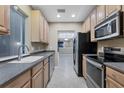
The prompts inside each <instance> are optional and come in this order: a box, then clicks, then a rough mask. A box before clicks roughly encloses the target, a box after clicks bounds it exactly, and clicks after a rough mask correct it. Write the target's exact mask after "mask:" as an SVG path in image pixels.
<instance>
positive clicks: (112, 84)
mask: <svg viewBox="0 0 124 93" xmlns="http://www.w3.org/2000/svg"><path fill="white" fill-rule="evenodd" d="M106 87H107V88H123V86H122V85H120V84H119V83H117V82H116V81H114V80H113V79H111V78H109V77H107V78H106Z"/></svg>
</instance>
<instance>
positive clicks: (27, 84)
mask: <svg viewBox="0 0 124 93" xmlns="http://www.w3.org/2000/svg"><path fill="white" fill-rule="evenodd" d="M22 88H31V82H30V81H28V82H27V83H26V84H25V85H24V86H23V87H22Z"/></svg>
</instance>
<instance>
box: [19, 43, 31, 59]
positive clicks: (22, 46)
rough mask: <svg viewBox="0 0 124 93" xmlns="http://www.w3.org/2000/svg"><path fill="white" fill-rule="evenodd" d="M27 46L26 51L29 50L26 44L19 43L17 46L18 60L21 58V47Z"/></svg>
mask: <svg viewBox="0 0 124 93" xmlns="http://www.w3.org/2000/svg"><path fill="white" fill-rule="evenodd" d="M23 47H24V48H27V50H28V52H29V48H28V46H27V45H21V46H19V48H18V61H20V60H21V58H22V56H21V48H23Z"/></svg>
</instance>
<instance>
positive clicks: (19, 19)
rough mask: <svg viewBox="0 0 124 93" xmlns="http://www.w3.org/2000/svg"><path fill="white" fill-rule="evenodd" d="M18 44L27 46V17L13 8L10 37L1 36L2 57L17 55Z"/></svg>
mask: <svg viewBox="0 0 124 93" xmlns="http://www.w3.org/2000/svg"><path fill="white" fill-rule="evenodd" d="M18 44H25V16H24V15H23V13H21V12H19V11H18V10H17V9H14V7H13V6H11V9H10V35H3V36H0V57H6V56H15V55H17V54H18V47H19V45H18ZM22 50H23V49H22ZM22 53H24V51H22Z"/></svg>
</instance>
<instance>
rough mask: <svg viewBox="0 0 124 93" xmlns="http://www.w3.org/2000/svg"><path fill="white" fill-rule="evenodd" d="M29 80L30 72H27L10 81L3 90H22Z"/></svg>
mask: <svg viewBox="0 0 124 93" xmlns="http://www.w3.org/2000/svg"><path fill="white" fill-rule="evenodd" d="M30 79H31V71H30V70H29V71H27V72H25V73H23V74H22V75H20V76H19V77H17V78H16V79H14V80H13V81H11V82H10V83H9V84H6V85H5V86H4V88H22V87H23V86H24V85H25V84H26V83H27V82H28V81H30ZM28 86H30V85H28Z"/></svg>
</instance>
